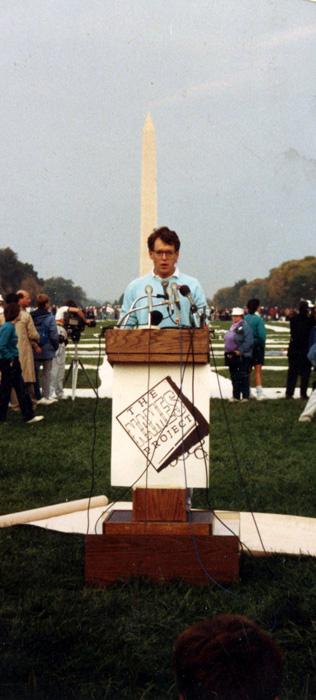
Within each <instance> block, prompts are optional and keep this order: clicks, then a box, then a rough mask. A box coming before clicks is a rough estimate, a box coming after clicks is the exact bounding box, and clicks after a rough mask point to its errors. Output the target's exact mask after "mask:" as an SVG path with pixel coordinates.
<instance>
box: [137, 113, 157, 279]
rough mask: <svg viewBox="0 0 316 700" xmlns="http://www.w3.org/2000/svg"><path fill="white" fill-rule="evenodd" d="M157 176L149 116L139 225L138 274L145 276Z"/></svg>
mask: <svg viewBox="0 0 316 700" xmlns="http://www.w3.org/2000/svg"><path fill="white" fill-rule="evenodd" d="M157 220H158V214H157V175H156V140H155V127H154V125H153V122H152V118H151V116H150V114H148V115H147V119H146V121H145V124H144V128H143V146H142V185H141V224H140V260H139V274H140V276H143V275H146V274H147V272H149V271H150V270H151V268H152V262H151V260H150V258H149V257H148V248H147V238H148V236H149V235H150V234H151V233H152V231H153V229H154V228H157Z"/></svg>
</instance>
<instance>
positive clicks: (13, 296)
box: [5, 292, 19, 304]
mask: <svg viewBox="0 0 316 700" xmlns="http://www.w3.org/2000/svg"><path fill="white" fill-rule="evenodd" d="M18 298H19V297H18V295H17V294H16V293H15V292H9V294H7V295H6V298H5V301H6V304H11V302H12V301H14V302H15V303H16V304H17V301H18Z"/></svg>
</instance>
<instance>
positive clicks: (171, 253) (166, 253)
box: [153, 250, 176, 259]
mask: <svg viewBox="0 0 316 700" xmlns="http://www.w3.org/2000/svg"><path fill="white" fill-rule="evenodd" d="M153 253H154V254H155V255H157V258H163V257H165V258H167V259H170V258H173V256H174V255H175V254H176V251H175V250H153Z"/></svg>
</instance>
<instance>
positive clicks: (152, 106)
mask: <svg viewBox="0 0 316 700" xmlns="http://www.w3.org/2000/svg"><path fill="white" fill-rule="evenodd" d="M0 27H1V29H0V37H1V69H0V79H1V96H2V97H1V103H0V113H1V133H2V146H1V153H0V159H1V183H2V184H1V227H0V248H4V247H7V246H9V247H11V248H12V249H13V250H14V251H15V252H16V253H17V255H18V257H19V259H20V260H21V261H22V262H28V263H31V264H33V266H34V268H35V270H36V271H37V272H38V274H39V276H40V277H43V278H44V279H45V278H46V279H47V278H48V277H57V276H62V277H65V278H66V279H72V281H73V282H74V284H76V285H80V286H81V287H82V288H83V289H84V290H85V292H86V293H87V295H88V296H89V297H91V298H96V299H98V300H99V301H101V302H103V301H105V300H111V301H114V300H115V299H117V298H118V297H119V296H120V295H121V293H122V292H123V291H124V289H125V287H126V285H127V284H128V282H129V281H130V280H131V279H133V278H135V277H137V276H138V273H139V237H140V182H141V143H142V129H143V125H144V123H145V120H146V116H147V114H148V112H150V114H151V116H152V120H153V123H154V126H155V132H156V146H157V189H158V225H159V226H161V225H166V226H169V227H170V228H172V229H174V230H176V231H177V233H178V235H179V237H180V239H181V253H180V258H179V265H180V268H181V270H182V271H183V272H186V273H187V274H190V275H192V276H194V277H198V279H199V280H200V282H201V284H202V286H203V288H204V291H205V293H206V294H207V296H208V297H211V296H212V295H213V294H214V293H215V292H216V291H217V290H218V289H219V288H220V287H224V286H231V285H232V284H234V282H235V281H238V280H240V279H243V278H246V279H247V280H248V281H250V280H252V279H254V278H256V277H266V276H267V275H268V274H269V271H270V269H271V268H273V267H276V266H278V265H280V264H281V263H282V262H284V261H286V260H292V259H295V258H302V257H304V256H305V255H315V220H316V196H315V192H316V188H315V185H316V137H315V119H316V82H315V66H316V2H312V1H310V0H239V2H236V0H220V1H219V0H218V1H217V2H216V0H186V1H185V2H183V0H45V2H42V0H10V2H9V0H6V1H3V2H2V3H0ZM148 233H150V231H149V232H148ZM276 303H277V300H276Z"/></svg>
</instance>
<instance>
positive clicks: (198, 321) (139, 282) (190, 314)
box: [119, 226, 206, 328]
mask: <svg viewBox="0 0 316 700" xmlns="http://www.w3.org/2000/svg"><path fill="white" fill-rule="evenodd" d="M147 244H148V252H149V256H150V258H151V260H152V261H153V269H152V270H151V272H149V273H148V274H147V275H144V276H143V277H139V278H137V279H135V280H133V281H132V282H130V284H129V285H128V287H127V289H126V291H125V294H124V300H123V306H122V311H121V316H120V320H119V325H121V326H122V327H123V328H134V327H136V326H138V327H141V326H148V325H156V326H159V327H161V328H166V327H169V328H175V327H177V326H178V327H180V325H181V326H182V327H185V328H190V327H197V328H199V327H203V324H204V321H205V312H206V298H205V294H204V292H203V290H202V287H201V285H200V283H199V282H198V280H197V279H195V278H194V277H189V275H185V274H183V273H182V272H180V270H179V268H178V266H177V262H178V258H179V251H180V240H179V238H178V235H177V234H176V232H175V231H170V229H169V228H167V227H166V226H162V227H161V228H158V229H154V231H153V233H151V235H150V236H149V238H148V241H147Z"/></svg>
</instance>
